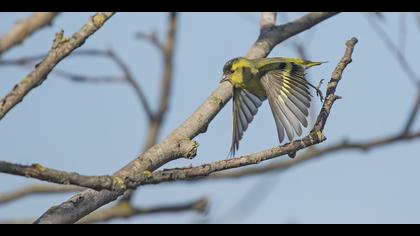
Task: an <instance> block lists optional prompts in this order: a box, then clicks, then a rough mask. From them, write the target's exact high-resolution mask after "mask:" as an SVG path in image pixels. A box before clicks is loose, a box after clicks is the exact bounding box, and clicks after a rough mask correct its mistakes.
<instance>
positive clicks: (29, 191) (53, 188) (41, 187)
mask: <svg viewBox="0 0 420 236" xmlns="http://www.w3.org/2000/svg"><path fill="white" fill-rule="evenodd" d="M84 189H85V188H81V187H78V186H70V185H55V184H34V185H31V186H28V187H23V188H20V189H17V190H14V191H12V192H8V193H2V194H0V204H5V203H9V202H11V201H16V200H19V199H21V198H23V197H27V196H30V195H37V194H50V193H68V192H81V191H82V190H84Z"/></svg>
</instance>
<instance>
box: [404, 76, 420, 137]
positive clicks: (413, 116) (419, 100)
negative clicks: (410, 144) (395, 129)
mask: <svg viewBox="0 0 420 236" xmlns="http://www.w3.org/2000/svg"><path fill="white" fill-rule="evenodd" d="M419 109H420V83H419V85H418V86H417V98H416V102H415V103H414V106H413V108H412V109H411V112H410V116H409V117H408V119H407V123H406V124H405V126H404V129H403V132H402V134H408V133H409V132H410V129H411V127H412V126H413V123H414V121H415V120H416V117H417V114H418V112H419Z"/></svg>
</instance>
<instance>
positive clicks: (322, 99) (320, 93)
mask: <svg viewBox="0 0 420 236" xmlns="http://www.w3.org/2000/svg"><path fill="white" fill-rule="evenodd" d="M322 82H324V79H321V80H320V81H319V83H318V86H316V87H315V85H313V84H311V83H309V82H308V84H309V86H311V87H312V88H314V89H315V90H316V96H319V98H320V99H321V102H323V101H324V96H323V95H322V92H321V90H320V89H319V88H320V87H321V85H322Z"/></svg>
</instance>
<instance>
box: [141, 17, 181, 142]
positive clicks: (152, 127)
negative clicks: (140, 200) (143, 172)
mask: <svg viewBox="0 0 420 236" xmlns="http://www.w3.org/2000/svg"><path fill="white" fill-rule="evenodd" d="M176 23H177V21H176V13H175V12H172V13H170V17H169V22H168V32H167V38H166V42H165V43H164V44H163V45H162V46H161V47H160V49H161V52H162V55H163V64H164V70H163V75H162V84H161V89H160V98H159V106H158V110H157V114H156V115H154V119H153V120H151V121H149V131H148V132H147V133H148V134H147V138H146V143H145V145H144V150H147V149H149V148H150V147H151V146H153V145H154V144H155V143H156V140H157V137H158V134H159V131H160V127H161V124H162V122H163V120H164V118H165V115H166V111H167V110H168V103H169V97H170V92H171V87H172V86H171V85H172V78H173V54H174V45H175V36H176Z"/></svg>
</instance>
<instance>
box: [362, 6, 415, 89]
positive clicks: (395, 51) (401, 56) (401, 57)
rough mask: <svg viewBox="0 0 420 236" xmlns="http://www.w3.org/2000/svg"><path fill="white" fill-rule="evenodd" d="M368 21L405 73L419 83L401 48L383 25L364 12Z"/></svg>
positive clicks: (412, 80)
mask: <svg viewBox="0 0 420 236" xmlns="http://www.w3.org/2000/svg"><path fill="white" fill-rule="evenodd" d="M364 16H365V17H366V19H367V21H368V22H369V23H370V24H371V26H372V29H373V30H375V32H376V33H377V34H378V35H379V38H380V39H381V40H382V42H383V43H384V44H385V46H386V47H387V48H388V50H389V51H390V52H391V53H393V54H394V56H395V58H396V59H397V61H398V63H400V66H401V67H402V69H403V71H404V73H405V74H406V75H407V76H408V78H409V79H410V80H411V82H413V84H414V85H418V84H419V83H420V80H419V78H418V76H417V75H416V73H415V72H414V70H413V68H412V67H411V66H410V63H409V62H408V61H407V59H406V57H405V56H404V54H403V52H402V51H401V49H400V48H399V47H398V46H397V45H395V44H394V43H393V42H392V40H391V39H390V38H389V36H388V35H387V33H386V32H385V31H384V29H383V28H382V26H381V25H379V24H378V23H377V22H376V21H375V20H374V19H373V18H371V17H369V15H366V14H364Z"/></svg>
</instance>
